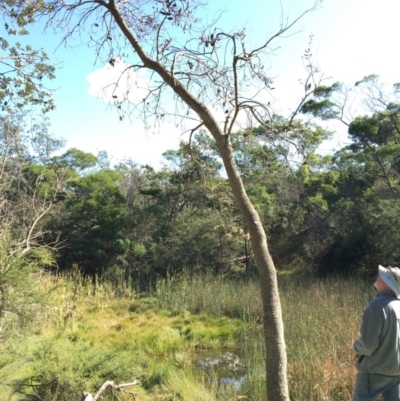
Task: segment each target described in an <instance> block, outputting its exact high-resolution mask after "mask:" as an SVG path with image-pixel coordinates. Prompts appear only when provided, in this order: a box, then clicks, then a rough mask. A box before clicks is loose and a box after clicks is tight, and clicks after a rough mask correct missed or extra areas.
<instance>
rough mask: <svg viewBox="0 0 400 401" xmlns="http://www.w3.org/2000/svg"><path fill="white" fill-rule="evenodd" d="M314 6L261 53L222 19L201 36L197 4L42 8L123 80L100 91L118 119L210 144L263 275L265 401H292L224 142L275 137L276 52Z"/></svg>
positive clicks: (248, 215) (272, 291) (269, 300)
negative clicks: (166, 125)
mask: <svg viewBox="0 0 400 401" xmlns="http://www.w3.org/2000/svg"><path fill="white" fill-rule="evenodd" d="M320 3H321V0H316V2H315V3H314V5H313V6H312V7H311V8H310V9H308V10H306V11H305V12H304V13H303V14H302V15H300V16H299V17H298V18H296V19H294V20H292V21H289V20H288V19H285V18H283V17H282V19H281V21H280V27H279V29H278V30H277V32H275V33H273V34H270V35H267V34H265V35H264V33H263V34H260V35H259V36H260V37H263V39H262V40H261V43H260V44H259V45H258V46H255V47H254V48H252V49H249V48H248V47H247V45H246V31H245V29H243V30H239V31H236V32H227V31H225V30H221V29H219V28H218V27H217V22H218V18H217V19H216V20H215V21H213V22H212V23H211V24H209V25H208V26H205V27H202V26H201V23H200V21H199V20H198V18H197V16H196V11H197V9H198V8H201V7H202V6H203V4H202V3H201V1H200V0H191V1H189V0H176V1H175V0H158V1H157V0H136V1H128V0H108V1H107V0H84V1H82V0H73V1H69V2H66V1H64V0H52V1H48V4H50V6H49V7H48V9H51V11H52V13H51V14H49V15H48V25H49V26H52V27H53V28H55V29H56V30H58V31H61V32H64V35H65V36H64V41H65V43H66V44H69V43H70V42H69V39H70V38H71V37H72V36H73V35H74V34H76V35H78V36H79V37H80V38H81V42H82V43H86V41H87V44H88V45H89V46H93V50H94V52H95V55H96V60H97V59H99V60H100V61H103V62H107V63H108V68H109V69H110V70H112V69H118V70H119V71H120V72H121V73H120V74H119V76H118V78H117V79H116V81H115V82H113V83H111V84H110V85H109V86H108V87H107V88H105V93H106V95H108V96H109V97H110V98H111V99H112V100H113V102H114V104H115V106H116V107H117V108H118V110H120V113H121V114H120V118H121V119H123V118H124V116H126V115H128V116H129V115H132V113H133V112H136V113H137V114H140V115H141V116H142V117H143V118H144V121H145V124H146V126H148V127H150V126H151V125H152V124H153V125H154V126H157V125H160V124H161V123H162V122H163V121H174V123H175V124H176V125H177V126H179V125H180V126H181V127H184V128H185V129H186V130H187V132H189V133H190V136H192V135H193V133H194V132H195V131H196V130H199V129H200V128H203V129H204V128H205V129H207V131H208V132H209V133H210V134H211V135H212V137H213V138H214V140H215V142H216V144H217V147H218V149H219V153H220V156H221V158H222V160H223V163H224V166H225V169H226V173H227V176H228V178H229V182H230V186H231V189H232V193H233V195H234V197H235V200H236V202H237V205H238V207H239V209H240V212H241V214H242V216H243V218H244V220H245V222H246V225H247V228H248V232H249V234H250V238H251V244H252V247H253V250H254V258H255V261H256V264H257V267H258V270H259V274H260V283H261V295H262V303H263V310H264V316H263V317H264V329H265V345H266V352H267V361H266V362H267V363H266V370H267V398H268V400H270V401H273V400H274V401H275V400H289V392H288V384H287V372H286V371H287V361H286V348H285V340H284V330H283V323H282V313H281V304H280V299H279V293H278V285H277V276H276V270H275V267H274V263H273V260H272V258H271V256H270V253H269V250H268V246H267V238H266V234H265V231H264V229H263V226H262V224H261V221H260V218H259V216H258V214H257V212H256V210H255V209H254V207H253V205H252V203H251V202H250V200H249V198H248V196H247V194H246V191H245V188H244V185H243V182H242V179H241V177H240V174H239V171H238V169H237V166H236V163H235V159H234V153H233V150H232V145H231V140H230V136H231V133H232V132H233V131H234V130H237V129H239V128H246V129H252V127H253V126H259V125H260V124H261V125H262V126H263V127H264V128H265V129H266V130H268V129H270V128H271V125H272V124H273V119H272V118H271V109H270V107H269V105H268V102H267V97H266V96H268V93H269V92H270V91H271V90H272V89H274V88H273V80H272V79H271V78H270V77H269V76H268V74H267V69H268V64H269V61H268V60H269V59H268V57H269V55H270V54H271V53H272V52H273V51H274V49H273V48H272V44H273V43H275V41H276V39H278V38H281V37H284V36H287V35H288V34H289V33H290V32H289V31H290V30H291V29H292V28H293V26H294V25H295V24H296V22H297V21H298V20H299V19H300V18H301V17H302V16H304V14H306V13H308V12H310V11H312V10H315V9H316V8H317V7H318V5H319V4H320ZM308 90H310V88H308ZM171 106H172V107H171ZM271 132H274V131H273V130H271ZM276 135H279V132H277V133H276Z"/></svg>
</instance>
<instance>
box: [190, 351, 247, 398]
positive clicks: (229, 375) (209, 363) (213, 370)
mask: <svg viewBox="0 0 400 401" xmlns="http://www.w3.org/2000/svg"><path fill="white" fill-rule="evenodd" d="M239 355H240V353H239V352H238V350H235V351H234V352H231V351H221V350H219V351H216V350H207V351H200V352H197V353H196V354H195V358H194V359H193V364H194V367H195V368H196V369H197V370H200V371H203V372H206V373H208V374H209V375H210V376H213V377H214V378H215V379H216V380H218V384H220V385H230V386H233V387H234V388H235V389H236V391H240V390H241V388H242V386H243V384H244V383H245V382H246V379H247V369H246V366H245V364H244V363H243V361H242V360H241V357H240V356H239Z"/></svg>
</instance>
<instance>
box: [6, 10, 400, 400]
mask: <svg viewBox="0 0 400 401" xmlns="http://www.w3.org/2000/svg"><path fill="white" fill-rule="evenodd" d="M8 10H9V8H5V9H4V10H3V12H4V16H5V17H8V18H10V19H11V21H13V20H14V25H13V26H11V25H8V24H7V23H6V25H5V29H6V32H7V35H8V36H9V37H10V38H13V37H14V36H15V35H16V34H18V35H23V34H25V33H26V32H24V29H25V25H26V23H27V22H30V20H29V19H30V18H32V14H31V12H32V10H30V9H29V7H28V8H27V9H26V14H20V15H14V14H13V11H12V10H11V12H10V14H7V12H8ZM7 38H8V37H4V38H2V41H1V46H2V51H3V55H2V57H1V62H2V64H3V66H4V65H5V66H6V70H5V71H3V73H2V75H1V91H2V92H1V101H2V114H1V117H0V118H1V131H0V190H1V192H0V213H1V223H0V235H1V249H0V251H1V258H0V263H1V281H0V289H1V304H0V308H1V309H0V312H1V329H2V333H3V334H4V337H3V338H10V337H11V336H12V335H16V334H18V335H19V334H21V335H22V333H23V331H22V330H23V329H24V328H26V327H27V322H29V318H28V316H39V315H38V314H37V313H35V308H36V307H37V305H38V303H37V298H35V297H36V295H35V291H33V290H32V289H31V288H29V285H34V283H35V282H36V281H35V280H37V278H38V277H40V276H41V275H45V274H46V277H47V278H48V277H49V276H47V273H48V272H50V273H51V274H60V273H61V274H66V276H65V277H68V274H70V275H71V276H70V277H73V279H72V281H73V283H74V284H75V287H74V288H75V291H77V290H76V288H78V287H79V286H78V285H77V283H78V284H79V283H80V280H88V281H87V287H86V288H89V289H90V290H89V291H92V292H93V293H96V292H99V288H101V287H99V286H96V283H97V284H98V283H99V282H101V283H107V285H110V286H111V288H112V290H110V293H107V294H111V293H112V294H114V295H115V294H117V295H119V296H121V295H124V294H125V295H126V294H128V297H132V294H134V293H135V292H137V293H140V292H143V291H144V292H151V291H152V289H154V287H156V286H157V283H158V285H159V283H160V281H159V280H160V279H162V278H166V279H167V281H166V282H167V283H168V282H169V281H168V280H169V279H170V278H171V277H179V276H181V277H182V276H185V277H186V276H189V277H198V276H203V277H211V276H213V277H232V278H233V279H234V280H238V282H240V281H239V280H241V279H244V280H245V282H247V283H249V281H248V280H249V279H252V278H254V277H256V276H257V273H256V269H255V266H254V262H253V259H252V249H251V245H250V241H249V234H248V232H247V227H246V225H245V223H244V221H243V219H242V218H241V217H240V213H239V212H238V210H237V208H236V206H235V202H234V199H233V197H232V194H231V192H230V190H229V186H228V182H227V179H226V177H225V175H224V174H223V173H222V170H221V168H222V166H221V161H220V158H219V156H218V152H217V149H216V148H215V144H214V142H213V141H212V140H211V138H210V137H209V135H208V134H207V132H205V131H201V130H199V131H198V132H195V133H194V135H193V136H192V137H191V138H190V141H182V142H181V144H180V146H179V149H177V150H168V151H166V152H165V153H164V163H163V165H162V167H161V168H160V169H154V168H152V167H150V166H148V165H139V164H137V163H135V162H134V161H132V160H125V161H121V162H118V163H117V164H114V165H112V163H111V162H110V160H109V158H108V155H107V152H105V151H100V152H99V153H98V154H97V155H94V154H91V153H89V152H85V151H82V150H80V149H78V148H70V149H68V150H66V151H63V150H62V149H63V148H64V147H65V141H64V140H62V139H60V138H58V137H57V136H54V135H52V134H51V133H50V131H49V120H47V119H46V118H45V117H42V112H40V111H36V112H35V110H37V109H39V108H41V110H42V111H43V112H47V111H50V110H51V109H53V108H54V104H53V100H52V95H51V92H50V91H48V90H47V89H46V87H45V86H43V85H42V84H41V82H42V81H43V80H46V79H51V78H53V74H54V73H55V72H56V71H55V68H54V67H53V66H52V65H51V63H50V62H49V60H48V59H47V56H46V55H45V54H44V53H42V52H41V51H36V50H34V49H32V48H31V47H30V46H21V45H18V44H14V45H11V46H10V45H9V43H8V41H7V40H8V39H7ZM311 53H312V51H311V49H310V48H308V49H306V51H305V53H304V59H305V60H306V61H307V62H308V64H307V65H306V71H307V74H308V76H307V78H306V80H305V81H304V82H302V86H303V88H304V95H303V96H302V97H301V100H300V102H299V106H298V107H297V108H296V110H295V111H294V112H293V113H292V114H290V115H289V117H285V116H283V115H280V114H279V113H273V114H271V119H270V122H271V124H270V125H269V126H270V127H271V128H270V129H266V127H265V125H263V126H260V127H252V128H247V129H238V130H237V132H236V133H235V134H234V135H232V142H233V147H234V153H235V159H236V162H237V165H238V168H239V170H240V173H241V176H242V179H243V181H244V184H245V187H246V190H247V192H248V194H249V196H250V198H251V201H252V202H253V204H254V205H255V207H256V209H257V211H258V213H259V215H260V217H261V220H262V222H263V225H264V227H265V229H266V232H267V234H268V240H269V244H270V250H271V254H272V256H273V259H274V261H275V265H276V267H277V269H278V271H285V270H292V269H294V268H295V269H296V270H297V271H301V272H308V273H317V274H318V275H319V276H324V277H325V276H327V275H332V274H340V275H345V276H349V275H354V274H361V275H366V274H368V273H369V272H375V270H376V266H377V264H378V263H381V264H385V263H391V264H393V265H395V264H397V263H398V262H399V255H398V251H397V249H396V244H397V238H398V234H397V230H396V228H397V222H398V219H399V217H398V216H399V213H398V208H399V194H398V186H399V174H398V169H399V162H400V160H399V156H400V144H399V141H400V126H399V124H400V104H399V101H398V94H399V91H398V89H399V85H398V84H397V83H394V85H393V86H392V87H390V89H388V87H387V86H384V85H383V84H381V83H380V81H379V77H378V76H377V75H369V76H365V77H360V80H359V81H358V82H357V83H356V84H355V85H351V86H347V85H346V84H343V83H339V82H334V83H330V84H328V85H325V83H324V82H323V81H321V80H319V75H318V74H319V71H318V69H317V68H316V67H314V61H313V57H312V54H311ZM10 60H11V61H10ZM114 62H115V61H114ZM114 62H112V61H111V60H110V61H109V63H110V64H111V65H112V63H114ZM7 63H8V64H7ZM7 68H10V70H7ZM355 103H357V105H359V107H358V110H360V109H361V110H363V112H362V113H361V114H355V113H354V112H353V110H354V109H352V106H353V105H354V104H355ZM34 113H36V116H35V117H33V115H34ZM32 121H34V122H32ZM326 121H336V122H339V123H340V124H343V126H344V127H346V130H347V131H348V135H349V138H350V139H351V143H350V144H349V145H346V146H344V147H342V148H341V149H338V150H337V151H335V152H334V153H332V154H327V153H324V154H323V155H321V154H319V153H318V149H319V146H320V145H321V143H322V142H323V141H324V140H326V139H328V138H329V137H331V136H332V135H334V133H333V132H331V131H330V130H328V129H326V128H325V125H324V122H326ZM31 273H32V276H31V275H30V274H31ZM78 276H79V278H77V277H78ZM28 277H32V279H33V280H34V281H30V280H28ZM246 280H247V281H246ZM89 283H90V284H89ZM91 285H94V287H91ZM75 296H76V297H77V292H75ZM107 296H108V295H107ZM146 302H147V301H146ZM151 302H152V301H150V303H151ZM76 305H77V299H75V300H74V301H72V306H71V308H70V309H68V310H67V311H66V312H65V311H64V309H63V314H64V313H66V314H65V315H64V316H63V321H65V322H68V319H69V318H70V317H71V316H72V315H73V314H74V312H73V310H74V308H76ZM132 305H133V306H132ZM134 305H135V304H131V305H130V306H129V308H130V309H129V310H130V311H131V312H132V311H134V310H136V309H137V310H140V308H141V307H143V305H142V304H140V305H136V306H134ZM64 306H65V305H64ZM64 306H63V308H64ZM135 308H136V309H135ZM192 311H193V312H196V307H193V310H192ZM28 312H29V313H30V315H29V313H28ZM197 312H198V309H197ZM176 313H178V314H179V313H182V312H176ZM229 313H232V312H229ZM70 315H71V316H70ZM233 316H235V317H236V315H235V313H233ZM237 317H239V318H243V320H245V318H244V317H243V316H241V315H240V314H239V315H238V316H237ZM251 319H253V323H254V324H257V322H258V321H259V312H254V314H252V318H251ZM59 323H60V322H58V323H57V324H59ZM66 324H67V323H66ZM28 326H29V324H28ZM177 330H178V331H179V333H180V334H181V336H183V337H185V339H186V340H188V341H191V340H192V337H191V335H189V333H188V332H183V331H182V328H180V329H177ZM182 333H183V334H182ZM68 336H69V337H68ZM68 336H67V337H68V338H69V339H71V338H72V340H71V341H72V343H74V342H76V341H75V340H74V338H75V337H73V336H72V337H70V336H71V334H70V333H69V334H68ZM223 336H226V333H223ZM223 336H222V337H223ZM21 338H22V337H21ZM4 344H5V346H4V348H3V350H5V349H7V350H8V351H9V352H10V353H4V354H3V355H5V357H3V359H2V364H3V366H5V367H7V366H9V364H10V358H11V359H12V358H13V355H14V356H15V352H16V350H17V353H19V352H21V350H20V348H18V347H17V348H15V344H14V343H12V344H11V343H8V342H4ZM9 346H10V347H11V349H12V350H11V351H10V350H9V349H8V347H9ZM191 346H193V347H194V345H193V344H192V345H191ZM203 346H204V347H206V346H210V345H209V344H208V345H207V344H203ZM13 352H14V354H13ZM10 355H12V356H10ZM158 356H159V355H158ZM36 357H37V355H36ZM337 368H338V369H339V368H340V366H338V367H337ZM108 373H109V372H108ZM18 380H19V379H18ZM18 380H17V381H15V380H14V381H11V382H12V385H11V388H14V390H16V392H17V393H18V394H23V396H24V397H28V398H26V399H35V397H41V398H36V399H51V394H55V393H56V389H55V388H54V387H52V386H53V384H55V385H58V384H59V383H58V384H57V381H54V380H51V381H50V384H49V385H48V386H47V387H46V386H45V387H44V390H43V386H42V384H43V383H42V382H41V381H40V380H41V379H40V377H35V383H36V382H37V383H39V384H34V385H32V382H31V385H30V387H31V390H32V389H33V390H32V391H33V392H30V393H29V394H28V393H26V392H25V391H23V386H28V387H29V385H28V384H26V381H22V382H21V381H18ZM21 383H22V384H21ZM7 385H9V384H7ZM35 386H37V388H38V389H39V390H38V391H42V392H41V393H37V391H36V390H35V389H36V387H35ZM70 387H71V386H70ZM149 387H150V388H152V387H153V386H152V385H149ZM35 391H36V394H39V395H34V394H35ZM32 394H33V395H32ZM342 395H343V394H340V396H342ZM29 397H31V398H29ZM46 397H47V398H46ZM60 397H61V396H60ZM307 397H308V396H307ZM55 399H56V398H55ZM60 399H61V398H60ZM189 399H190V396H189ZM254 399H256V398H254Z"/></svg>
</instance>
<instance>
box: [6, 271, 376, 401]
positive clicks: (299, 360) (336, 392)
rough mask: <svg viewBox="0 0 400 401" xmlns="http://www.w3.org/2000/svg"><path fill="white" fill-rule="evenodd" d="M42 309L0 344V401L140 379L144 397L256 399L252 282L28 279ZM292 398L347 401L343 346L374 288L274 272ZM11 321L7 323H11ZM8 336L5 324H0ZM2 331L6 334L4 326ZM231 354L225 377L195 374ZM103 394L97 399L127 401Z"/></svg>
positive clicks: (64, 399) (61, 398) (64, 397)
mask: <svg viewBox="0 0 400 401" xmlns="http://www.w3.org/2000/svg"><path fill="white" fill-rule="evenodd" d="M35 279H36V280H37V281H36V284H37V288H40V290H39V293H38V294H36V295H37V300H38V301H39V300H41V302H44V305H43V307H42V308H41V309H40V312H39V310H37V312H36V314H35V315H34V316H33V317H32V318H31V319H30V321H29V322H26V324H25V329H22V328H21V329H20V330H19V331H14V335H13V336H10V337H9V338H6V339H4V341H3V342H2V343H0V347H1V352H0V383H1V387H0V398H1V399H3V400H10V401H17V400H18V401H22V400H24V401H28V400H43V401H56V400H57V401H73V400H79V399H80V396H81V392H82V390H86V391H89V392H92V393H95V392H96V391H97V390H98V388H99V387H100V386H101V385H102V384H103V383H104V382H105V381H106V380H114V381H115V382H116V383H121V382H131V381H133V380H134V379H137V380H139V382H140V384H139V385H138V386H135V387H134V388H132V389H130V390H131V391H134V392H137V393H138V394H137V395H136V399H138V400H140V401H147V400H165V401H170V400H171V401H172V400H187V401H193V400H194V401H196V400H199V401H200V400H201V401H206V400H210V401H211V400H221V401H225V400H236V399H237V400H239V399H248V400H255V401H258V400H262V399H265V349H264V345H263V344H264V342H263V333H262V322H261V319H262V318H261V316H262V309H261V301H260V296H259V287H258V282H257V280H256V279H254V280H253V279H242V278H239V277H216V276H214V275H211V274H210V275H203V276H201V277H200V276H190V275H189V274H182V275H180V276H177V277H169V278H167V279H160V280H158V281H157V282H155V285H154V286H153V287H152V288H149V289H148V290H147V291H145V292H136V291H134V290H133V289H130V290H129V289H124V292H122V291H120V290H118V287H115V286H112V285H110V284H107V283H105V282H100V281H96V280H92V279H90V280H87V279H84V278H83V277H82V276H81V275H80V274H79V273H78V272H75V273H74V274H72V273H71V274H69V275H62V276H54V275H42V276H41V277H38V276H35ZM279 286H280V291H281V294H282V304H283V311H284V314H283V315H284V321H285V335H286V341H287V348H288V361H289V378H290V391H291V399H292V400H294V401H309V400H316V401H322V400H326V399H329V400H336V401H344V400H348V399H349V397H350V394H351V392H352V386H353V380H354V357H353V352H352V348H351V345H352V341H353V339H354V338H355V337H356V336H357V332H358V326H359V323H360V316H361V314H362V310H363V308H364V306H365V304H366V303H367V302H368V300H369V299H370V298H371V297H372V296H373V289H372V287H371V286H370V285H369V284H368V283H367V282H364V281H363V280H361V279H355V278H354V279H347V280H345V279H343V278H337V279H333V278H330V279H325V280H320V279H316V278H313V277H311V276H306V275H303V274H302V275H293V276H290V275H289V276H280V277H279ZM8 322H9V324H12V319H11V318H10V319H9V321H8ZM3 329H4V330H5V329H6V327H5V326H4V327H3ZM8 329H10V327H8ZM227 352H231V353H232V354H234V355H238V356H239V357H240V363H241V364H243V369H244V370H242V372H241V375H239V376H235V374H234V373H233V372H232V376H231V377H242V378H243V379H242V380H241V382H240V385H239V386H238V385H237V381H236V382H235V381H234V380H227V377H229V372H228V373H227V372H226V370H225V371H219V370H218V369H213V368H212V367H211V368H210V367H208V368H206V369H199V365H198V360H199V359H201V358H203V359H204V355H217V356H218V355H223V354H224V353H227ZM132 399H133V397H132V395H130V394H123V393H121V394H120V393H118V394H115V393H113V392H112V391H111V390H109V391H108V392H105V393H104V397H103V400H107V401H111V400H113V401H115V400H124V401H125V400H132Z"/></svg>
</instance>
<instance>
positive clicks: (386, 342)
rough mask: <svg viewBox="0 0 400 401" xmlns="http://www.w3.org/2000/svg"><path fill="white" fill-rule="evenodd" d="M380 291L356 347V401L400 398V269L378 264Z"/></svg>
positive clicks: (368, 312) (364, 319) (390, 400)
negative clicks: (380, 397) (379, 397)
mask: <svg viewBox="0 0 400 401" xmlns="http://www.w3.org/2000/svg"><path fill="white" fill-rule="evenodd" d="M374 287H375V288H376V290H377V291H378V293H377V295H376V297H375V299H374V300H373V301H372V302H371V303H370V304H369V305H368V306H367V308H366V309H365V311H364V315H363V319H362V324H361V328H360V337H359V339H358V340H357V341H355V342H354V345H353V348H354V350H355V352H356V358H357V365H356V367H357V374H356V380H355V385H354V394H353V401H374V400H376V399H377V398H378V396H379V395H380V394H382V396H383V400H384V401H400V326H399V325H400V299H399V297H400V269H399V268H397V267H393V268H392V267H391V266H388V267H387V268H385V267H383V266H379V267H378V277H377V279H376V281H375V283H374Z"/></svg>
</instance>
